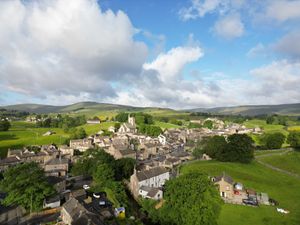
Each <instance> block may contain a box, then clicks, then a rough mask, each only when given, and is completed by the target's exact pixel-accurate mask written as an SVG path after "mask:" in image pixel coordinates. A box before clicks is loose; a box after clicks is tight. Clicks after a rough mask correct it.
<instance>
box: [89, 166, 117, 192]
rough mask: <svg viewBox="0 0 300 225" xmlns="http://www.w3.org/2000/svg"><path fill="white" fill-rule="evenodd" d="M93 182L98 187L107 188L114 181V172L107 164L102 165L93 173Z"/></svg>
mask: <svg viewBox="0 0 300 225" xmlns="http://www.w3.org/2000/svg"><path fill="white" fill-rule="evenodd" d="M93 180H94V182H95V183H96V185H97V186H100V187H103V188H104V187H107V186H109V184H110V183H111V182H113V180H114V170H113V169H112V168H111V166H109V165H107V164H106V163H104V164H100V165H98V166H97V168H96V170H95V171H94V173H93Z"/></svg>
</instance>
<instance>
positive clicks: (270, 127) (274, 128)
mask: <svg viewBox="0 0 300 225" xmlns="http://www.w3.org/2000/svg"><path fill="white" fill-rule="evenodd" d="M244 125H245V126H246V127H248V128H255V127H260V128H262V129H263V130H264V131H265V132H282V133H283V134H285V135H287V134H288V132H287V131H286V130H285V129H284V126H282V125H275V124H267V123H266V121H265V120H258V119H255V120H247V121H245V122H244Z"/></svg>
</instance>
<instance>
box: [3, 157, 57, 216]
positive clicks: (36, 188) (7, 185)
mask: <svg viewBox="0 0 300 225" xmlns="http://www.w3.org/2000/svg"><path fill="white" fill-rule="evenodd" d="M0 185H1V189H2V190H3V191H5V192H6V193H7V197H6V198H5V199H4V201H3V204H5V205H14V204H17V205H21V206H23V207H24V208H25V209H27V210H32V211H38V210H40V209H41V208H42V206H43V200H44V199H45V197H48V196H51V195H53V194H55V190H54V188H53V187H52V186H51V185H50V184H49V183H48V182H47V180H46V177H45V175H44V171H43V170H42V169H41V168H40V167H39V166H38V164H36V163H33V162H32V163H25V164H19V165H17V166H15V167H11V168H9V169H8V170H7V171H5V172H4V174H3V180H2V181H1V183H0Z"/></svg>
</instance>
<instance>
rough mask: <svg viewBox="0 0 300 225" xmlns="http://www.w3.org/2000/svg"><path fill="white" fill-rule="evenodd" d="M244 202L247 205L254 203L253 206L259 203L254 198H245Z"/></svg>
mask: <svg viewBox="0 0 300 225" xmlns="http://www.w3.org/2000/svg"><path fill="white" fill-rule="evenodd" d="M243 203H244V204H246V205H253V206H257V205H258V203H257V201H255V200H253V199H243Z"/></svg>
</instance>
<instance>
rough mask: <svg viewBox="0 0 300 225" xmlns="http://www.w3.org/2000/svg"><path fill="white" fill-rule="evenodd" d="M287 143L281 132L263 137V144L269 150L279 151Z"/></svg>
mask: <svg viewBox="0 0 300 225" xmlns="http://www.w3.org/2000/svg"><path fill="white" fill-rule="evenodd" d="M284 141H285V136H284V134H282V133H280V132H275V133H266V134H264V135H263V136H262V139H261V143H262V145H263V146H264V147H265V148H267V149H279V148H281V146H282V145H283V143H284Z"/></svg>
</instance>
